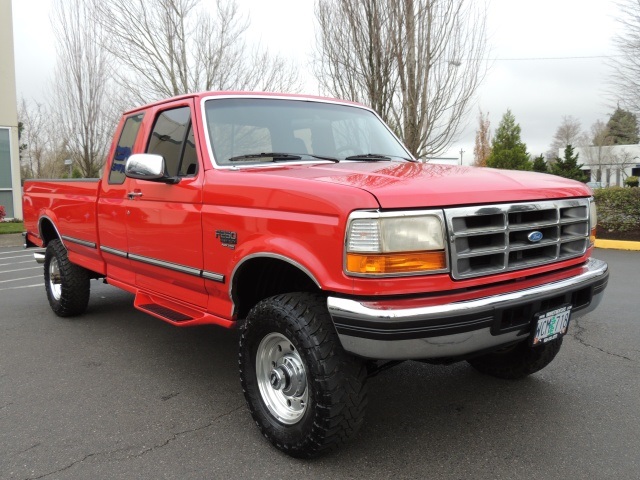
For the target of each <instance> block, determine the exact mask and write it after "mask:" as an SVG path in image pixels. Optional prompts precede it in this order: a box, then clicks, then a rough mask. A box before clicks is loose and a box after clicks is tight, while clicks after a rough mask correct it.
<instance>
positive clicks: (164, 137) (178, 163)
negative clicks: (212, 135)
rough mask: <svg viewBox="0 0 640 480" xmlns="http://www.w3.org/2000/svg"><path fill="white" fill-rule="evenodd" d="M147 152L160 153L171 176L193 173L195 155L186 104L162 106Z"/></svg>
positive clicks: (194, 169) (196, 168) (195, 171)
mask: <svg viewBox="0 0 640 480" xmlns="http://www.w3.org/2000/svg"><path fill="white" fill-rule="evenodd" d="M147 153H154V154H157V155H162V157H163V158H164V161H165V165H166V173H167V175H168V176H170V177H175V176H183V177H184V176H193V175H195V174H196V173H197V171H198V157H197V154H196V148H195V140H194V136H193V128H192V124H191V110H190V108H189V107H180V108H173V109H171V110H165V111H163V112H161V113H160V115H158V118H157V119H156V122H155V124H154V126H153V130H152V131H151V136H150V138H149V144H148V145H147Z"/></svg>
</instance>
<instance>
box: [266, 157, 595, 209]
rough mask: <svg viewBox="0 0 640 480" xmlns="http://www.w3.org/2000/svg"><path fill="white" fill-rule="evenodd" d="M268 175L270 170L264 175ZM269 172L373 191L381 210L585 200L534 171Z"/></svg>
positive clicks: (570, 183)
mask: <svg viewBox="0 0 640 480" xmlns="http://www.w3.org/2000/svg"><path fill="white" fill-rule="evenodd" d="M265 173H266V172H265ZM269 173H271V174H278V173H279V174H284V175H287V176H292V177H298V178H306V179H315V180H317V181H320V182H329V183H333V184H340V185H347V186H350V187H356V188H359V189H362V190H366V191H368V192H370V193H371V194H372V195H374V196H375V197H376V199H377V200H378V203H379V204H380V206H381V207H382V208H389V209H391V208H407V207H431V206H439V207H446V206H454V205H465V204H482V203H502V202H521V201H531V200H544V199H554V198H567V197H586V196H590V195H591V190H590V189H589V188H588V187H587V186H586V185H585V184H584V183H580V182H576V181H574V180H568V179H566V178H562V177H557V176H555V175H548V174H544V173H535V172H521V171H515V170H496V169H492V168H478V167H464V166H456V165H439V164H428V163H407V162H341V163H336V164H321V165H318V164H316V165H313V166H308V167H306V166H305V167H300V166H293V165H292V166H289V167H284V166H283V168H278V169H274V170H271V172H269Z"/></svg>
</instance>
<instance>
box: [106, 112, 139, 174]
mask: <svg viewBox="0 0 640 480" xmlns="http://www.w3.org/2000/svg"><path fill="white" fill-rule="evenodd" d="M142 117H144V113H139V114H137V115H133V116H131V117H129V118H127V120H126V121H125V122H124V127H123V128H122V133H121V134H120V140H118V146H117V147H116V152H115V154H114V155H113V161H112V162H111V170H110V171H109V183H111V184H116V185H119V184H122V183H123V182H124V179H125V176H124V166H125V164H126V163H127V159H128V158H129V157H130V156H131V151H132V149H133V144H134V143H136V137H137V136H138V131H139V130H140V125H141V124H142Z"/></svg>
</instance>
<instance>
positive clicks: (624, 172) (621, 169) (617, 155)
mask: <svg viewBox="0 0 640 480" xmlns="http://www.w3.org/2000/svg"><path fill="white" fill-rule="evenodd" d="M574 153H577V154H579V156H578V164H582V170H584V171H585V172H587V173H588V174H589V176H590V181H591V182H600V183H601V184H602V186H603V187H614V186H619V187H623V186H624V181H625V180H626V178H627V177H630V176H635V177H640V145H614V146H611V147H583V148H576V149H575V150H574ZM558 156H559V157H560V158H564V149H560V150H559V151H558Z"/></svg>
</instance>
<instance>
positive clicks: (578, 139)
mask: <svg viewBox="0 0 640 480" xmlns="http://www.w3.org/2000/svg"><path fill="white" fill-rule="evenodd" d="M585 141H588V139H587V138H586V137H585V134H583V133H582V125H581V124H580V121H579V120H578V119H576V118H575V117H573V116H571V115H568V116H567V115H565V116H563V117H562V123H561V124H560V125H559V126H558V128H557V130H556V133H555V134H554V135H553V140H552V142H551V145H550V146H549V151H548V152H547V158H549V159H554V158H556V157H558V156H559V155H560V153H559V152H560V150H561V149H564V148H566V146H567V145H582V144H584V143H585Z"/></svg>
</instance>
